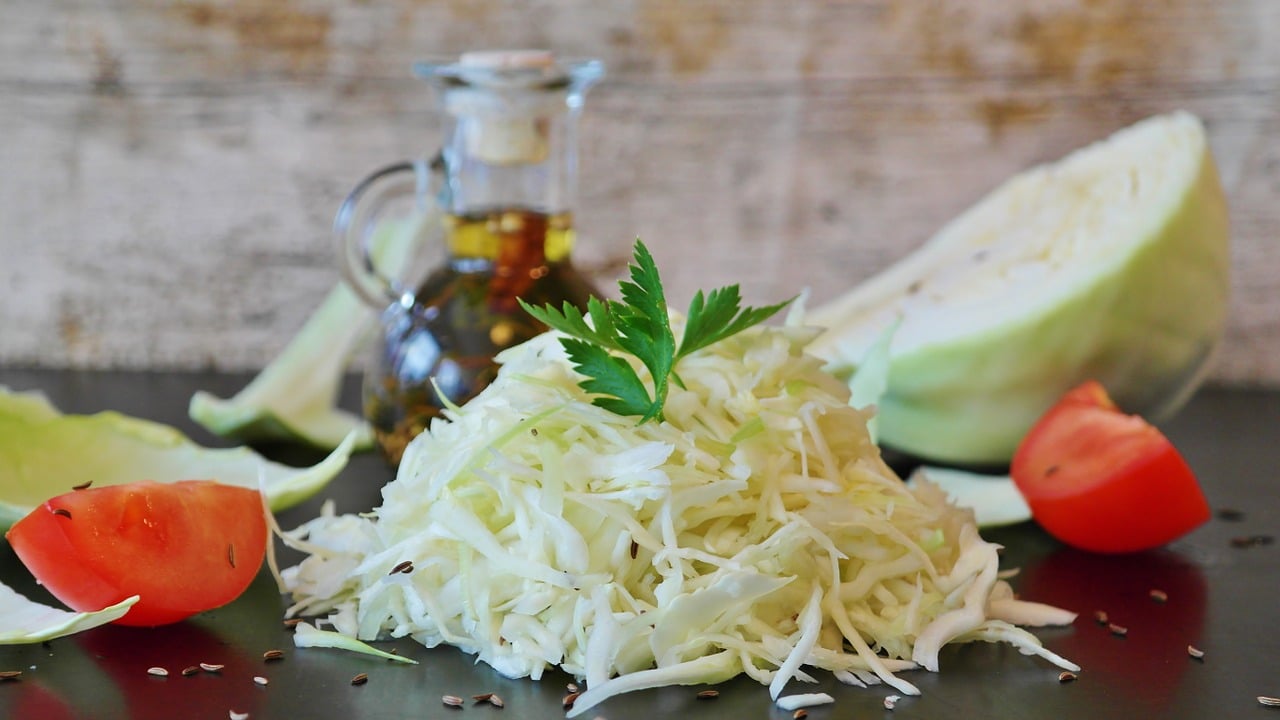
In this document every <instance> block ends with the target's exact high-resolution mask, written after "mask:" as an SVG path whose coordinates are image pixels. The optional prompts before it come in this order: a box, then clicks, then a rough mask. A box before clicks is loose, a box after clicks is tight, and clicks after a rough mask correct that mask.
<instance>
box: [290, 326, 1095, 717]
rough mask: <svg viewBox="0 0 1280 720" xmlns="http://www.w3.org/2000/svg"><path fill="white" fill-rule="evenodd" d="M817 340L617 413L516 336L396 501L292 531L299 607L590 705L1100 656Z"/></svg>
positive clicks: (407, 471) (562, 361)
mask: <svg viewBox="0 0 1280 720" xmlns="http://www.w3.org/2000/svg"><path fill="white" fill-rule="evenodd" d="M677 320H678V318H677ZM814 333H815V330H813V329H812V328H805V327H801V326H799V325H798V324H797V323H795V322H789V323H788V325H787V326H786V327H781V328H773V327H757V328H753V329H750V330H748V331H745V332H743V333H741V334H740V335H737V336H734V337H732V338H730V339H728V340H726V341H723V342H720V343H717V344H715V345H712V346H710V347H708V348H706V349H704V350H702V351H700V352H698V353H695V354H693V355H690V356H688V357H686V358H684V359H683V360H682V361H681V363H680V365H679V367H678V368H677V372H678V374H679V377H680V379H681V380H682V383H683V386H682V387H681V386H673V387H672V388H671V390H670V395H669V397H668V399H667V406H666V411H665V420H664V421H662V422H649V423H645V424H643V425H637V424H636V421H635V418H628V417H621V416H618V415H614V414H612V413H610V412H608V411H605V410H603V409H601V408H598V407H595V406H593V405H592V404H591V402H590V397H589V396H587V395H586V394H585V393H584V392H583V391H582V390H581V389H580V388H579V387H578V386H577V382H578V380H579V379H580V378H579V377H578V376H577V375H576V374H575V373H574V371H573V370H572V368H571V366H570V364H569V362H568V361H567V359H566V358H565V356H564V352H563V350H562V349H561V347H560V344H559V342H558V339H557V337H556V336H555V335H553V334H550V333H548V334H546V335H543V336H540V337H538V338H535V339H534V340H532V341H530V342H528V343H526V344H524V345H521V346H519V347H516V348H513V349H511V350H509V351H507V352H506V353H504V354H503V355H502V356H501V357H500V358H499V359H500V361H501V362H502V367H501V370H500V372H499V374H498V377H497V379H496V381H495V382H494V383H493V384H492V385H490V386H489V387H488V388H487V389H486V390H485V391H484V392H482V393H481V394H480V395H479V396H478V397H476V398H475V399H473V400H472V401H471V402H469V403H467V404H466V405H465V406H463V407H461V408H456V409H454V410H450V411H449V412H447V414H446V417H445V418H443V419H439V420H437V421H436V422H434V423H433V424H432V426H431V427H430V429H429V430H428V431H427V432H426V433H424V434H423V435H421V436H419V437H418V438H417V439H416V440H414V441H413V442H412V443H411V444H410V446H409V448H408V450H407V452H406V454H405V456H404V459H403V461H402V464H401V466H400V469H399V473H398V475H397V477H396V479H395V480H394V481H393V482H391V483H389V484H388V485H387V486H386V487H385V488H384V490H383V503H382V505H381V507H379V508H377V509H376V510H375V511H373V512H372V513H370V514H368V515H366V516H355V515H341V516H335V515H333V514H332V513H325V514H323V515H322V516H321V517H319V518H317V519H316V520H313V521H312V522H310V523H307V524H306V525H304V526H302V527H300V528H298V529H296V530H294V531H292V532H290V533H287V534H286V535H287V538H288V540H289V541H290V542H292V543H293V544H295V546H297V547H300V548H301V549H303V550H304V551H305V552H306V553H308V557H307V558H306V559H305V560H303V561H302V562H301V563H300V564H299V565H297V566H295V567H291V568H288V569H286V570H285V571H284V572H283V573H282V577H283V581H284V584H285V586H286V588H287V589H288V591H289V592H291V593H292V596H293V598H294V604H293V605H292V606H291V607H290V609H289V613H290V614H291V615H307V616H314V615H327V620H326V622H327V623H328V624H329V625H331V626H332V627H333V628H334V630H336V631H338V632H341V633H344V634H347V635H350V636H352V637H355V638H359V639H363V640H376V639H386V638H399V637H411V638H413V639H415V640H417V641H418V642H421V643H423V644H424V645H426V646H428V647H434V646H436V645H439V644H441V643H448V644H451V645H455V646H457V647H459V648H461V649H462V650H464V651H466V652H468V653H472V654H475V655H476V656H477V657H478V658H479V659H480V660H483V661H484V662H486V663H488V664H489V665H491V666H492V667H494V668H495V669H496V670H498V671H499V672H500V673H502V674H504V675H506V676H509V677H524V676H528V677H532V678H535V679H537V678H539V677H541V676H542V675H543V673H544V672H546V670H547V669H548V668H554V667H560V668H562V669H563V670H564V671H566V672H568V673H570V674H572V675H574V676H577V677H578V678H579V680H580V681H584V682H585V683H586V685H587V689H586V691H585V692H583V693H582V695H581V696H579V697H578V699H577V701H576V702H575V704H574V706H573V708H572V710H571V711H570V712H569V715H570V716H573V715H577V714H580V713H582V712H584V711H586V710H587V709H589V708H590V707H592V706H594V705H597V704H598V703H600V702H602V701H604V700H606V699H607V698H609V697H612V696H614V695H617V694H619V693H623V692H629V691H632V690H638V689H643V688H651V687H656V686H662V685H672V684H701V683H714V682H720V681H723V680H727V679H728V678H730V677H733V676H735V675H737V674H739V673H746V674H747V675H749V676H751V677H752V678H754V679H756V680H757V681H759V682H760V683H762V684H765V685H768V686H769V690H770V693H771V695H772V697H773V698H775V699H776V698H778V697H779V694H780V693H781V692H782V690H783V688H784V686H785V685H786V684H787V683H788V682H789V681H791V680H793V679H798V680H802V681H803V680H812V677H811V676H809V675H808V674H806V672H805V670H804V668H805V667H810V668H820V669H824V670H829V671H833V672H835V673H836V674H837V677H840V678H846V679H849V681H852V682H858V683H866V682H883V683H885V684H887V685H889V686H891V687H893V688H894V689H895V690H896V691H898V692H902V693H904V694H918V693H919V690H918V689H917V688H916V687H915V686H914V685H912V684H911V683H909V682H907V681H906V680H903V679H902V678H900V677H898V676H897V675H896V673H898V672H899V671H902V670H908V669H913V668H920V667H922V668H926V669H929V670H936V669H937V668H938V651H939V649H940V648H941V647H942V646H943V645H945V644H947V643H950V642H969V641H1000V642H1006V643H1010V644H1012V645H1014V646H1015V647H1017V648H1018V649H1019V650H1021V651H1022V652H1024V653H1027V654H1034V655H1039V656H1041V657H1043V658H1045V659H1047V660H1048V661H1050V662H1053V663H1055V664H1057V665H1059V666H1061V667H1064V668H1072V669H1078V668H1076V666H1074V665H1073V664H1071V663H1070V662H1068V661H1066V660H1064V659H1062V658H1059V657H1058V656H1056V655H1054V654H1052V653H1050V652H1048V651H1047V650H1045V649H1044V648H1043V647H1042V646H1041V644H1040V642H1039V641H1038V640H1037V639H1036V638H1035V637H1034V636H1033V635H1031V634H1030V633H1028V632H1026V631H1025V630H1022V629H1020V628H1018V627H1015V626H1014V625H1013V624H1012V623H1014V622H1016V623H1019V624H1033V625H1034V624H1057V623H1069V622H1071V621H1072V620H1073V619H1074V615H1073V614H1071V613H1067V612H1064V611H1059V610H1057V609H1054V608H1048V607H1046V606H1043V605H1036V604H1032V603H1024V602H1021V601H1019V600H1016V599H1014V597H1013V594H1012V592H1011V590H1010V589H1009V587H1008V585H1007V584H1006V583H1005V582H1004V581H1003V580H1001V579H1000V578H999V576H998V574H997V562H998V559H997V554H996V550H997V548H996V546H994V545H992V544H990V543H987V542H985V541H984V540H982V538H981V537H979V535H978V531H977V528H976V526H975V524H974V519H973V514H972V513H971V512H970V511H968V510H964V509H960V508H958V507H956V506H954V505H952V504H950V503H949V502H948V500H947V497H946V495H945V493H943V492H942V491H941V490H939V489H938V488H937V487H935V486H933V485H932V484H930V483H928V482H921V483H919V484H918V486H916V487H913V488H908V487H906V486H905V485H904V484H903V482H902V481H901V479H900V478H898V477H897V476H896V475H895V474H894V472H893V471H892V470H891V469H890V468H889V467H888V466H887V465H886V464H885V463H884V462H883V460H882V459H881V457H880V453H879V450H878V449H877V447H876V445H875V444H874V442H873V441H872V440H871V438H870V436H869V435H868V432H867V422H868V420H869V418H870V411H869V410H860V409H857V408H854V407H852V406H850V404H849V402H848V401H849V390H848V388H847V387H846V386H845V385H844V384H842V383H841V382H840V381H839V380H837V379H836V378H835V377H833V376H831V375H830V374H828V373H826V372H825V371H824V370H823V367H822V366H823V363H822V361H820V360H818V359H817V358H815V357H813V356H811V355H808V354H806V352H805V347H806V346H807V344H808V343H809V342H810V341H811V340H812V339H813V337H814ZM637 371H638V372H643V369H642V368H640V367H638V366H637ZM642 377H643V375H642ZM405 561H408V562H410V563H412V570H411V571H408V572H406V571H405V567H404V566H403V565H402V563H404V562H405ZM397 566H400V567H401V570H400V571H398V572H392V570H393V569H394V568H396V567H397Z"/></svg>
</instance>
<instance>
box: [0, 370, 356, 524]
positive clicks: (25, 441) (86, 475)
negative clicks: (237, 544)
mask: <svg viewBox="0 0 1280 720" xmlns="http://www.w3.org/2000/svg"><path fill="white" fill-rule="evenodd" d="M356 440H357V435H356V434H355V433H352V434H349V435H348V436H347V437H346V438H345V439H344V440H343V441H342V442H340V443H339V444H338V447H337V448H336V449H335V450H334V451H333V452H332V453H330V454H329V456H328V457H326V458H325V459H324V460H322V461H320V462H319V463H318V464H316V465H313V466H311V467H309V468H292V467H289V466H286V465H281V464H279V463H275V462H271V461H269V460H266V459H265V458H263V457H262V456H260V455H258V454H257V453H255V452H254V451H253V450H251V449H249V448H244V447H241V448H225V449H222V448H219V449H211V448H205V447H202V446H200V445H197V444H196V443H195V442H193V441H192V440H190V439H189V438H187V437H186V436H185V435H184V434H182V433H181V432H179V431H178V430H176V429H174V428H172V427H170V426H168V425H164V424H161V423H157V422H152V421H149V420H143V419H140V418H135V417H130V416H128V415H124V414H121V413H118V412H114V411H104V412H99V413H95V414H92V415H77V414H65V415H64V414H63V413H61V412H60V411H59V410H58V409H57V408H56V407H54V405H53V404H52V403H50V402H49V400H48V399H47V398H46V397H45V396H44V395H43V394H42V393H39V392H14V391H10V390H9V389H8V388H6V387H4V386H0V528H7V527H9V526H10V525H12V524H13V523H15V522H17V521H18V520H20V519H21V518H22V517H23V516H25V515H26V514H27V513H29V512H30V511H31V510H32V509H33V508H34V507H35V506H37V505H39V504H40V503H42V502H44V501H45V500H47V499H49V498H50V497H53V496H55V495H60V494H62V493H65V492H68V491H70V490H71V489H72V488H73V487H75V486H77V485H82V484H84V483H87V482H92V484H93V485H94V486H98V487H101V486H104V485H118V484H122V483H127V482H133V481H136V480H144V479H149V480H156V481H159V482H169V481H176V480H189V479H202V478H209V479H214V480H217V481H219V482H223V483H227V484H234V485H242V486H245V487H254V488H257V487H259V486H261V488H262V490H263V491H264V492H265V493H266V496H267V502H268V504H269V505H270V507H271V509H272V510H277V511H278V510H283V509H285V508H287V507H291V506H293V505H296V504H297V503H299V502H302V501H303V500H305V499H307V498H309V497H311V496H312V495H314V494H315V493H317V492H319V491H320V490H321V489H322V488H323V487H324V486H325V485H327V484H328V483H329V481H330V480H332V479H333V478H334V477H335V476H336V475H337V474H338V473H339V472H341V471H342V469H343V468H344V467H346V464H347V460H348V458H349V457H350V455H351V452H352V449H353V448H354V446H355V443H356Z"/></svg>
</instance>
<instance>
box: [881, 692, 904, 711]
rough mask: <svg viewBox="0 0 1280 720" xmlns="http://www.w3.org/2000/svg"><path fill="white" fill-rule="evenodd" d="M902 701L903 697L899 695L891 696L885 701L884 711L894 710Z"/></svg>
mask: <svg viewBox="0 0 1280 720" xmlns="http://www.w3.org/2000/svg"><path fill="white" fill-rule="evenodd" d="M901 699H902V697H901V696H899V695H890V696H888V697H886V698H885V699H884V709H885V710H892V709H893V708H894V707H895V706H897V704H898V701H899V700H901Z"/></svg>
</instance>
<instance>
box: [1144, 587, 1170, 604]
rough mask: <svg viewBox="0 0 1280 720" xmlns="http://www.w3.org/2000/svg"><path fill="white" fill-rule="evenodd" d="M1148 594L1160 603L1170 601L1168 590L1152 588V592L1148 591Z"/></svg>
mask: <svg viewBox="0 0 1280 720" xmlns="http://www.w3.org/2000/svg"><path fill="white" fill-rule="evenodd" d="M1147 595H1148V596H1149V597H1150V598H1151V599H1152V600H1155V601H1156V602H1158V603H1163V602H1168V601H1169V593H1167V592H1165V591H1163V590H1152V591H1151V592H1149V593H1147Z"/></svg>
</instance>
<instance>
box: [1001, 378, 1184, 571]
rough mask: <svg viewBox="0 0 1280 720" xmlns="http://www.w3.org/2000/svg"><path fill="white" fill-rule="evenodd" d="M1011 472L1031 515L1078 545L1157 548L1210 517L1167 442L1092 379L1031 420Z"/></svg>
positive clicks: (1122, 549) (1131, 549)
mask: <svg viewBox="0 0 1280 720" xmlns="http://www.w3.org/2000/svg"><path fill="white" fill-rule="evenodd" d="M1010 474H1011V475H1012V476H1013V481H1014V483H1015V484H1016V485H1017V486H1018V490H1019V491H1020V492H1021V493H1022V495H1023V496H1024V497H1025V498H1026V500H1027V505H1028V506H1030V508H1031V515H1032V517H1034V518H1035V520H1036V522H1038V523H1040V525H1041V526H1042V527H1043V528H1044V529H1045V530H1046V531H1048V532H1049V534H1051V535H1053V536H1054V537H1056V538H1058V539H1059V540H1061V541H1062V542H1064V543H1067V544H1068V545H1073V546H1075V547H1078V548H1081V549H1083V550H1091V551H1093V552H1100V553H1123V552H1136V551H1139V550H1146V549H1150V548H1154V547H1159V546H1160V545H1164V544H1165V543H1168V542H1169V541H1171V540H1174V539H1176V538H1178V537H1181V536H1182V535H1184V534H1186V533H1188V532H1190V531H1191V530H1193V529H1194V528H1196V527H1198V526H1199V525H1201V524H1202V523H1204V522H1205V521H1206V520H1208V519H1209V504H1208V503H1207V502H1206V501H1205V498H1204V493H1203V492H1201V490H1200V485H1199V483H1198V482H1197V481H1196V477H1195V474H1194V473H1193V472H1192V471H1191V468H1190V467H1188V466H1187V463H1186V461H1185V460H1183V458H1182V455H1181V454H1179V453H1178V451H1177V449H1176V448H1174V447H1173V444H1172V443H1170V442H1169V440H1168V439H1167V438H1165V436H1164V435H1163V434H1162V433H1161V432H1160V431H1159V430H1157V429H1156V428H1154V427H1152V426H1151V425H1150V424H1149V423H1147V422H1146V421H1145V420H1143V419H1142V418H1141V417H1138V416H1136V415H1126V414H1125V413H1123V412H1121V411H1120V409H1119V408H1117V407H1116V405H1115V403H1113V402H1112V401H1111V398H1110V397H1109V396H1108V395H1107V392H1106V390H1105V389H1104V388H1103V387H1102V385H1100V384H1099V383H1097V382H1095V381H1089V382H1086V383H1084V384H1082V385H1080V386H1078V387H1076V388H1074V389H1073V390H1071V391H1070V392H1068V393H1067V394H1066V395H1065V396H1063V398H1062V400H1060V401H1059V402H1058V404H1057V405H1055V406H1054V407H1053V408H1051V409H1050V410H1049V412H1047V413H1045V415H1044V416H1043V417H1041V418H1040V420H1038V421H1037V422H1036V424H1035V425H1034V426H1033V427H1032V428H1031V430H1030V432H1028V433H1027V436H1026V437H1025V438H1024V439H1023V441H1022V443H1021V445H1019V447H1018V449H1017V452H1015V453H1014V456H1013V463H1012V465H1011V467H1010Z"/></svg>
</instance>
